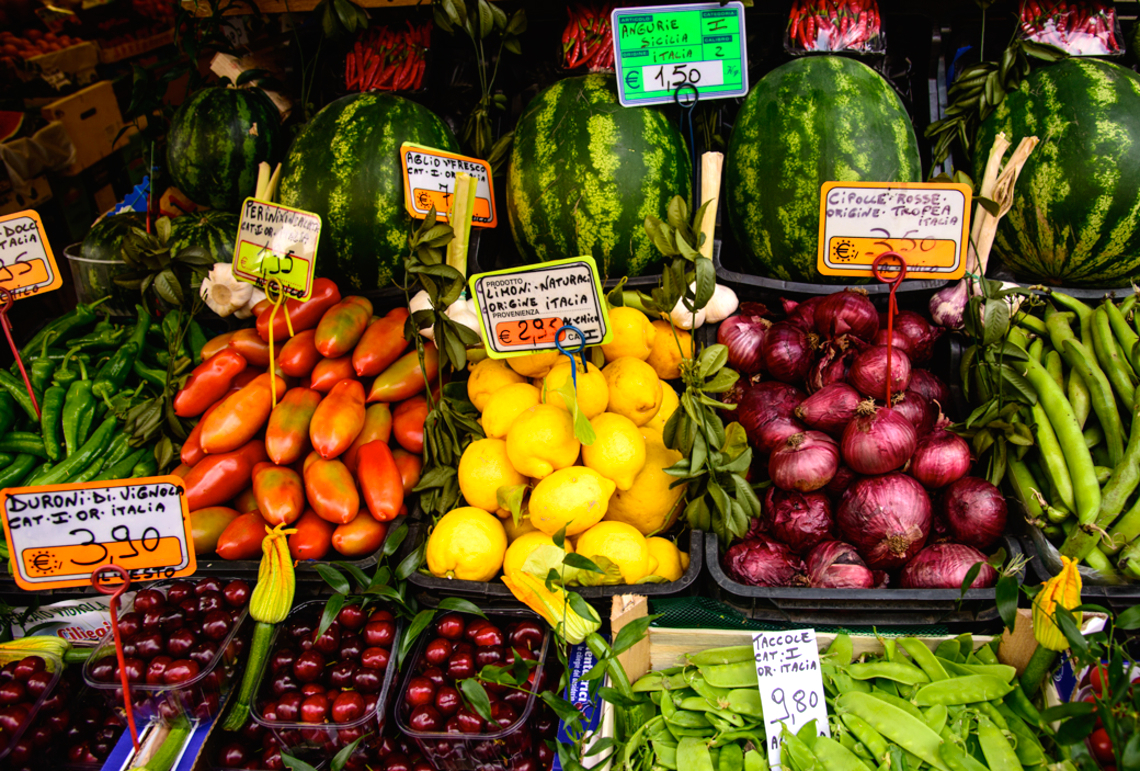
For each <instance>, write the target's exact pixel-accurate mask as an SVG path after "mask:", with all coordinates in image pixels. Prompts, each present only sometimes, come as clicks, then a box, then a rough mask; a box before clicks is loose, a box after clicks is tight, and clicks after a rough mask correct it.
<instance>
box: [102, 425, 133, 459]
mask: <svg viewBox="0 0 1140 771" xmlns="http://www.w3.org/2000/svg"><path fill="white" fill-rule="evenodd" d="M134 449H135V448H133V447H131V437H130V435H129V434H128V433H127V432H126V431H123V432H120V433H119V434H117V435H116V436H115V438H114V439H112V440H111V445H110V446H109V447H108V448H107V452H105V453H103V466H104V467H106V466H110V465H111V464H114V463H118V462H119V461H121V460H122V459H123V458H125V457H127V456H128V455H130V454H131V453H132V452H133V451H134Z"/></svg>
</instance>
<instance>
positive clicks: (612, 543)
mask: <svg viewBox="0 0 1140 771" xmlns="http://www.w3.org/2000/svg"><path fill="white" fill-rule="evenodd" d="M577 550H578V553H579V554H581V555H582V556H584V557H586V558H587V559H596V558H597V557H605V558H606V559H608V560H609V561H610V562H612V563H613V564H615V565H617V566H618V569H619V570H621V576H622V579H623V580H624V581H625V582H626V583H627V584H635V583H637V582H638V581H640V580H641V579H643V578H645V577H646V576H648V575H650V574H652V573H653V571H654V570H655V569H656V568H657V559H656V558H655V557H653V555H652V554H650V553H649V544H648V543H646V541H645V536H643V535H642V534H641V533H639V532H637V529H636V528H634V527H633V526H631V525H627V524H625V523H624V522H599V523H598V524H596V525H594V526H593V527H591V528H590V529H589V530H587V531H586V532H584V533H582V535H581V536H579V538H578V544H577Z"/></svg>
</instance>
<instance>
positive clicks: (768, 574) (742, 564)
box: [722, 535, 807, 586]
mask: <svg viewBox="0 0 1140 771" xmlns="http://www.w3.org/2000/svg"><path fill="white" fill-rule="evenodd" d="M722 560H723V563H724V569H725V571H726V572H727V573H728V575H729V577H731V578H732V579H733V580H735V581H739V582H740V583H742V584H747V585H748V586H796V585H799V586H803V585H804V584H806V583H807V577H806V576H805V575H804V574H805V572H806V571H807V568H806V567H805V566H804V563H803V560H801V559H800V558H799V557H797V556H796V555H795V554H794V553H793V552H792V550H791V549H790V548H788V547H787V546H786V545H784V544H782V543H780V542H779V541H773V540H772V539H771V538H766V537H764V536H762V535H761V536H757V537H756V538H749V539H748V540H747V541H739V542H738V543H734V544H733V545H732V546H730V547H728V550H727V551H726V552H725V553H724V557H723V558H722Z"/></svg>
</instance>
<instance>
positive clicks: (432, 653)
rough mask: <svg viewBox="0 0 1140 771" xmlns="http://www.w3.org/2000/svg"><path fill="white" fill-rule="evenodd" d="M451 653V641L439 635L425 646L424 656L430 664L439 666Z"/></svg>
mask: <svg viewBox="0 0 1140 771" xmlns="http://www.w3.org/2000/svg"><path fill="white" fill-rule="evenodd" d="M451 653H452V651H451V642H450V641H449V640H447V638H444V637H437V638H435V639H434V640H432V641H431V642H429V643H428V644H427V647H425V648H424V656H423V657H424V660H425V661H427V662H428V663H429V664H435V665H437V666H438V665H439V664H442V663H443V662H445V661H447V657H448V656H450V655H451Z"/></svg>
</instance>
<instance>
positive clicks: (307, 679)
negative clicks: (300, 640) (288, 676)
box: [293, 650, 325, 683]
mask: <svg viewBox="0 0 1140 771" xmlns="http://www.w3.org/2000/svg"><path fill="white" fill-rule="evenodd" d="M324 669H325V657H324V656H323V655H321V653H320V652H319V651H315V650H311V651H308V652H306V653H302V654H301V655H300V656H298V657H297V661H296V663H294V664H293V676H294V677H296V678H297V679H298V680H299V681H301V682H302V683H312V682H315V681H316V680H317V678H319V677H320V676H321V673H322V672H323V671H324Z"/></svg>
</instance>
